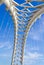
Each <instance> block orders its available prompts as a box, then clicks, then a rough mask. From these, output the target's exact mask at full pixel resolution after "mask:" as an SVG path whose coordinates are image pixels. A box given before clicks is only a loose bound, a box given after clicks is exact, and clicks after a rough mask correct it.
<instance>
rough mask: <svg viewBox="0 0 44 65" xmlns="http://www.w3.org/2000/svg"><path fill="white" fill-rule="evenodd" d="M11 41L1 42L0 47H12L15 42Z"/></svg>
mask: <svg viewBox="0 0 44 65" xmlns="http://www.w3.org/2000/svg"><path fill="white" fill-rule="evenodd" d="M10 43H11V42H10V41H6V42H2V43H0V49H2V48H3V49H11V48H12V46H13V44H10Z"/></svg>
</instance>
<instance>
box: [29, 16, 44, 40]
mask: <svg viewBox="0 0 44 65" xmlns="http://www.w3.org/2000/svg"><path fill="white" fill-rule="evenodd" d="M43 33H44V16H41V18H40V19H38V20H37V22H36V24H34V26H32V28H31V31H30V32H29V37H30V38H31V39H33V40H37V41H41V40H43V38H42V36H43V35H42V34H43Z"/></svg>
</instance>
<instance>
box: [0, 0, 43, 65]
mask: <svg viewBox="0 0 44 65" xmlns="http://www.w3.org/2000/svg"><path fill="white" fill-rule="evenodd" d="M31 1H32V0H26V1H25V3H22V4H18V3H16V2H15V1H13V0H5V1H4V0H0V3H5V5H6V6H7V10H10V15H11V16H12V18H13V21H14V47H13V54H12V62H11V65H23V57H24V46H25V42H26V38H27V34H28V31H29V29H30V28H31V26H32V24H33V23H34V20H35V19H36V18H38V16H39V15H41V14H42V13H44V3H41V4H39V5H36V6H34V5H33V4H32V2H33V1H34V0H33V1H32V2H31ZM38 1H39V2H40V1H41V2H44V0H38ZM17 6H19V7H17Z"/></svg>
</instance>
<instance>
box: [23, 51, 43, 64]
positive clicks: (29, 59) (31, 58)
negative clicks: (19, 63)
mask: <svg viewBox="0 0 44 65" xmlns="http://www.w3.org/2000/svg"><path fill="white" fill-rule="evenodd" d="M43 57H44V55H43V54H40V53H38V52H33V53H32V52H28V54H27V55H25V56H24V64H25V65H32V64H34V63H35V62H37V61H39V60H40V59H41V60H44V59H42V58H43Z"/></svg>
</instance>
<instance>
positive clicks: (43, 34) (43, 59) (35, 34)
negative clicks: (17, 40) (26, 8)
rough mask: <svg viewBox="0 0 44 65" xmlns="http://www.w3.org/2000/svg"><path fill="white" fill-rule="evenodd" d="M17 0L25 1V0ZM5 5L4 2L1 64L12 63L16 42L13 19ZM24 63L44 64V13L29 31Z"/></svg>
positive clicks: (0, 29) (0, 22)
mask: <svg viewBox="0 0 44 65" xmlns="http://www.w3.org/2000/svg"><path fill="white" fill-rule="evenodd" d="M15 1H17V2H19V3H21V2H23V0H21V1H19V0H15ZM34 5H35V3H34ZM5 7H6V6H5V5H4V4H3V5H1V6H0V65H10V64H11V56H12V49H13V43H14V41H13V40H14V26H13V20H12V17H11V16H10V15H9V11H8V12H7V11H6V10H5ZM24 65H44V14H42V15H41V17H40V18H38V19H37V20H36V23H34V25H33V26H32V27H31V30H30V31H29V33H28V37H27V41H26V45H25V54H24Z"/></svg>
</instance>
